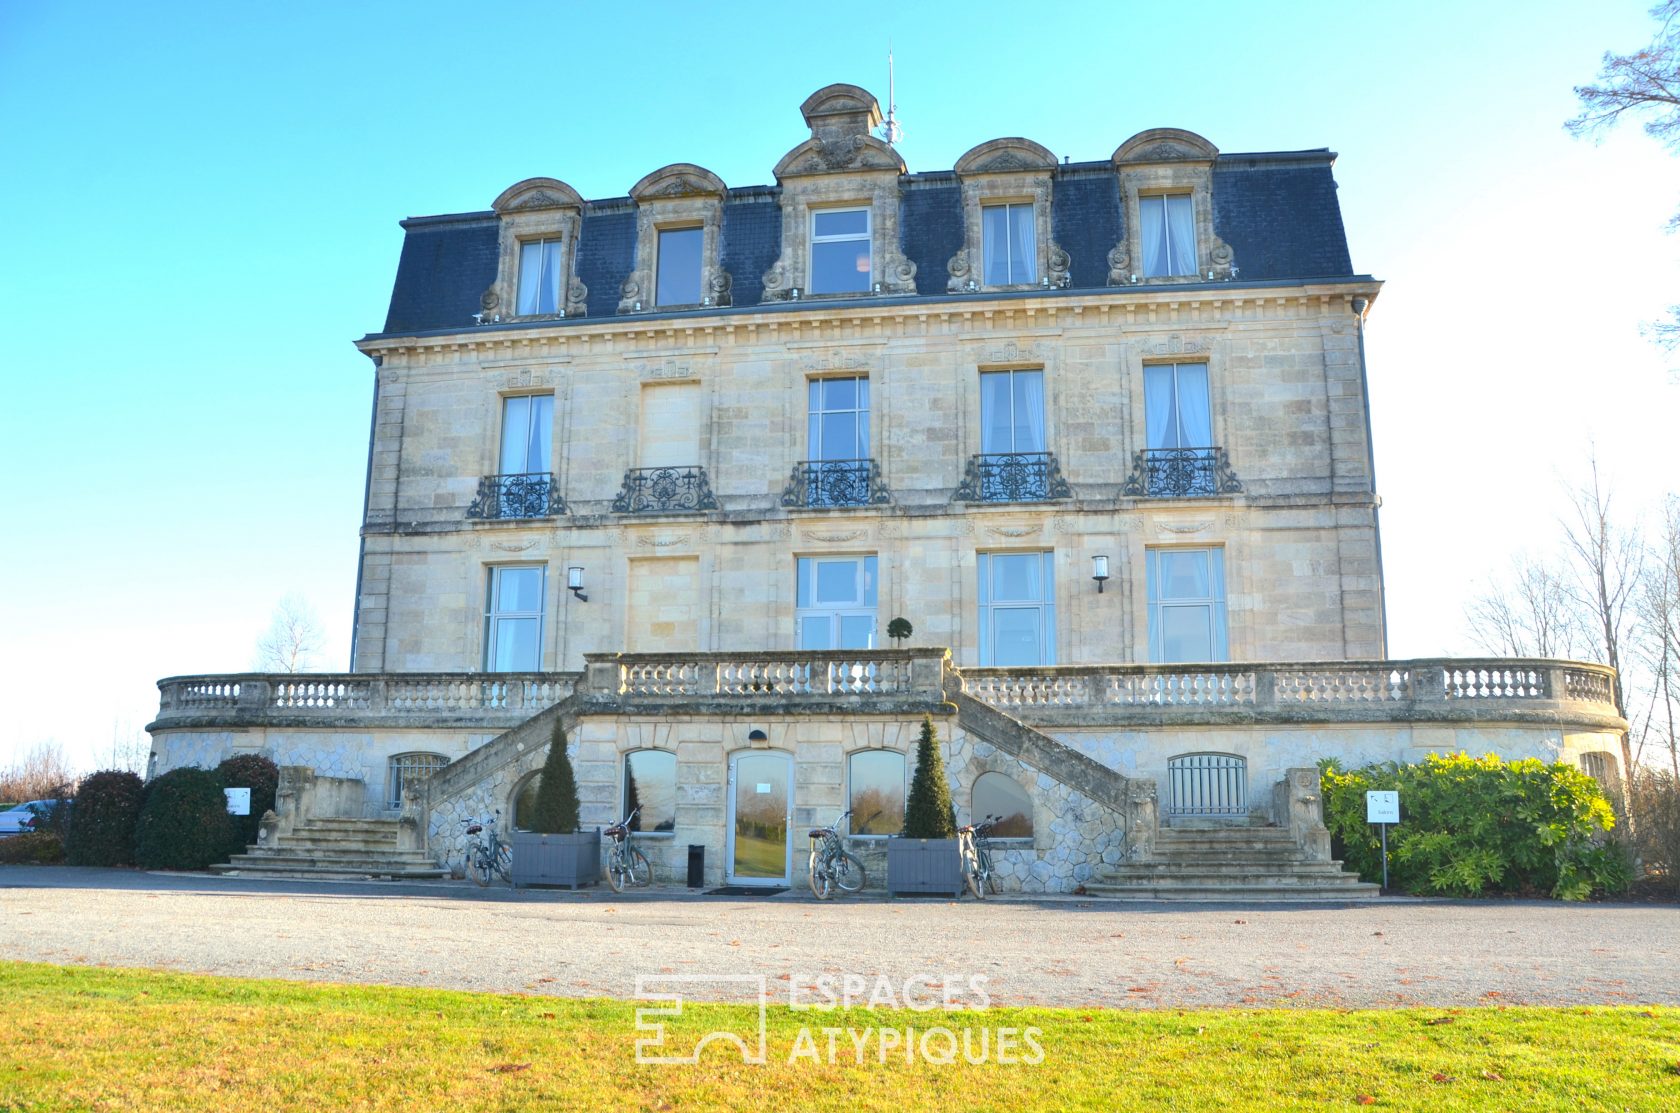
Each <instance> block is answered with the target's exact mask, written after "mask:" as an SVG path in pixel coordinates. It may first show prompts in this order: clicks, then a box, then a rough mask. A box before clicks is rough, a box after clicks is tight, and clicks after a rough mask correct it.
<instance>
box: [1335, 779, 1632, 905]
mask: <svg viewBox="0 0 1680 1113" xmlns="http://www.w3.org/2000/svg"><path fill="white" fill-rule="evenodd" d="M1319 774H1320V779H1321V783H1322V787H1323V798H1324V822H1325V825H1326V826H1327V827H1329V828H1330V835H1331V838H1332V839H1333V840H1334V841H1335V843H1336V845H1337V848H1338V851H1339V853H1340V854H1341V857H1342V859H1343V861H1345V862H1346V863H1347V864H1348V865H1349V866H1350V867H1352V868H1353V869H1355V870H1358V871H1359V875H1360V876H1361V877H1363V878H1364V879H1365V880H1367V881H1376V880H1380V879H1381V877H1382V852H1381V844H1380V842H1379V838H1378V830H1377V828H1376V827H1375V826H1373V825H1372V824H1369V823H1366V822H1365V793H1366V792H1367V791H1368V790H1371V789H1379V790H1398V791H1399V793H1400V824H1399V825H1398V826H1395V827H1391V828H1389V832H1388V861H1389V884H1390V885H1391V886H1392V887H1394V888H1397V889H1402V890H1404V891H1406V892H1410V893H1419V894H1428V895H1434V896H1456V897H1471V896H1479V895H1481V894H1483V893H1488V892H1494V893H1537V892H1538V893H1549V894H1551V895H1552V896H1554V897H1558V898H1561V899H1563V900H1585V899H1586V898H1587V897H1589V896H1591V895H1593V894H1594V893H1605V892H1620V891H1621V890H1623V889H1625V888H1626V887H1627V884H1628V880H1629V871H1628V868H1627V857H1626V852H1625V851H1624V850H1623V849H1622V848H1621V847H1620V846H1619V845H1618V844H1616V843H1614V842H1606V841H1604V840H1603V839H1602V838H1601V837H1600V836H1602V834H1603V833H1604V832H1605V831H1608V830H1610V828H1611V827H1612V826H1613V825H1614V823H1615V817H1614V815H1613V813H1612V812H1611V810H1610V804H1609V803H1608V802H1607V801H1606V800H1605V799H1604V796H1603V794H1602V793H1601V792H1600V791H1599V786H1598V782H1596V781H1594V780H1593V779H1592V778H1591V777H1589V776H1588V775H1587V774H1585V773H1583V772H1581V770H1579V769H1577V768H1575V767H1574V766H1572V765H1564V764H1561V763H1559V764H1554V765H1547V764H1545V763H1544V762H1542V761H1540V760H1539V759H1538V758H1525V759H1523V760H1521V761H1510V762H1507V761H1503V760H1501V759H1500V758H1499V756H1498V755H1496V754H1488V755H1487V756H1486V757H1480V758H1473V757H1470V756H1469V755H1468V754H1450V755H1445V756H1443V755H1441V754H1430V755H1429V757H1428V758H1426V759H1425V760H1424V761H1423V762H1421V763H1419V764H1416V765H1397V764H1395V763H1393V762H1389V763H1386V764H1382V765H1369V766H1366V767H1365V768H1363V769H1355V770H1352V771H1348V772H1344V771H1343V770H1342V769H1341V768H1340V767H1339V766H1338V765H1337V764H1336V763H1335V761H1334V760H1333V759H1331V760H1326V761H1324V762H1321V763H1320V766H1319Z"/></svg>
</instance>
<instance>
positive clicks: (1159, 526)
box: [1155, 522, 1213, 533]
mask: <svg viewBox="0 0 1680 1113" xmlns="http://www.w3.org/2000/svg"><path fill="white" fill-rule="evenodd" d="M1212 528H1213V523H1212V522H1156V523H1155V532H1157V533H1206V532H1207V531H1208V530H1210V529H1212Z"/></svg>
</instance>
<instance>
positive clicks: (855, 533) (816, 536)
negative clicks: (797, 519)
mask: <svg viewBox="0 0 1680 1113" xmlns="http://www.w3.org/2000/svg"><path fill="white" fill-rule="evenodd" d="M863 535H864V531H863V530H861V529H854V530H850V531H848V532H846V533H806V534H804V535H803V536H804V537H805V538H806V539H808V540H811V541H825V542H828V543H829V544H831V545H838V544H841V543H843V542H846V541H856V540H857V539H858V538H860V537H862V536H863Z"/></svg>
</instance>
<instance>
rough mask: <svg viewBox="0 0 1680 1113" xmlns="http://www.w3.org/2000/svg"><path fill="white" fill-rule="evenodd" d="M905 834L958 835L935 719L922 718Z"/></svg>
mask: <svg viewBox="0 0 1680 1113" xmlns="http://www.w3.org/2000/svg"><path fill="white" fill-rule="evenodd" d="M904 834H905V835H906V837H908V838H912V839H954V838H956V837H957V820H956V815H955V812H954V810H953V809H952V807H951V784H950V782H949V781H947V780H946V779H945V758H944V757H943V755H941V753H940V751H939V737H938V735H936V734H934V731H933V719H931V718H924V719H922V736H921V738H920V739H919V740H918V741H917V743H916V775H915V776H914V777H912V778H911V779H910V800H909V803H907V804H906V805H905V808H904Z"/></svg>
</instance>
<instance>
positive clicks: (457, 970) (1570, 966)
mask: <svg viewBox="0 0 1680 1113" xmlns="http://www.w3.org/2000/svg"><path fill="white" fill-rule="evenodd" d="M0 922H3V923H4V924H5V925H6V932H5V938H4V939H0V958H7V959H24V960H32V961H40V962H60V963H86V964H101V965H113V966H145V967H155V968H160V969H168V970H181V971H197V972H202V973H207V974H232V975H241V976H251V977H277V978H297V979H306V980H312V981H328V982H372V983H384V984H392V985H413V986H434V987H439V988H448V989H469V990H495V991H501V992H516V993H517V992H533V993H546V994H557V995H563V996H611V997H633V996H636V978H637V976H638V975H643V974H651V975H658V974H685V975H689V974H700V975H739V974H749V975H759V974H762V975H764V976H765V978H766V979H767V983H768V985H769V986H770V994H771V999H772V1000H773V1001H775V1000H786V999H787V994H788V989H787V988H786V987H789V986H798V987H805V988H806V990H807V992H808V991H809V987H810V986H812V985H813V984H814V979H815V978H816V977H817V976H818V975H823V974H828V975H846V974H853V975H857V976H859V977H858V978H857V979H856V980H855V981H854V985H859V984H867V985H868V986H869V987H870V991H874V990H875V989H876V988H878V987H880V986H881V985H885V986H888V987H890V988H889V992H893V993H895V994H896V993H902V992H903V988H902V987H904V985H905V983H906V981H907V980H909V979H921V981H917V982H913V983H912V986H913V987H914V986H919V985H925V984H926V983H925V979H928V978H932V979H933V980H934V981H935V983H937V982H938V981H939V980H941V979H943V978H944V977H946V976H953V977H954V979H956V980H958V981H959V982H962V983H964V984H966V981H967V979H968V978H970V977H971V976H975V975H984V976H985V977H986V978H987V979H988V981H987V983H986V986H985V988H986V991H987V993H988V994H989V995H990V997H991V999H992V1001H993V1002H994V1003H995V1004H1000V1005H1017V1004H1044V1005H1076V1006H1078V1005H1102V1006H1118V1007H1134V1008H1135V1007H1159V1006H1218V1005H1291V1004H1293V1005H1333V1006H1347V1007H1384V1006H1394V1005H1436V1006H1446V1005H1489V1004H1570V1005H1574V1004H1600V1003H1602V1004H1633V1003H1640V1004H1669V1005H1674V1004H1680V910H1677V909H1675V908H1673V907H1662V906H1643V905H1603V904H1599V905H1562V904H1554V903H1544V902H1521V901H1488V902H1468V901H1393V902H1386V901H1385V902H1375V903H1367V904H1359V905H1292V906H1291V905H1276V904H1272V905H1261V904H1247V905H1243V904H1169V903H1144V902H1109V901H1099V900H1092V899H1088V898H1056V899H1036V900H994V901H988V902H987V903H985V904H979V903H977V902H974V901H968V900H965V901H959V902H951V901H947V900H896V901H890V902H889V901H885V900H881V899H862V900H858V899H851V900H837V901H833V902H829V903H822V904H819V903H818V902H816V901H814V900H812V899H810V897H809V895H808V894H806V895H803V896H802V895H801V894H799V893H797V892H793V893H787V894H783V895H781V896H777V897H774V898H769V899H761V898H731V897H707V896H700V895H690V894H689V891H687V890H677V891H671V892H644V893H638V894H635V895H634V896H630V897H616V896H614V895H613V894H612V893H611V892H610V891H603V892H584V893H576V894H574V893H564V892H528V891H522V892H517V893H515V892H511V891H509V890H507V889H506V888H502V889H499V890H497V889H491V890H484V891H480V890H477V889H474V888H472V887H471V886H469V885H467V884H465V883H464V882H440V883H436V884H409V885H401V884H398V885H386V884H375V883H365V884H363V883H357V884H342V885H332V884H307V883H284V882H262V881H244V880H238V879H223V878H211V877H205V876H197V875H191V876H187V875H160V874H145V873H136V872H131V871H123V870H94V869H70V868H42V867H28V866H5V867H0ZM882 978H884V979H885V982H884V983H883V982H881V981H879V979H882ZM734 992H738V991H731V990H728V989H726V988H722V987H719V988H716V989H710V990H709V989H707V988H706V987H704V986H694V987H692V988H691V990H690V995H691V996H729V995H732V993H734ZM807 999H809V998H808V997H807Z"/></svg>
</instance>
